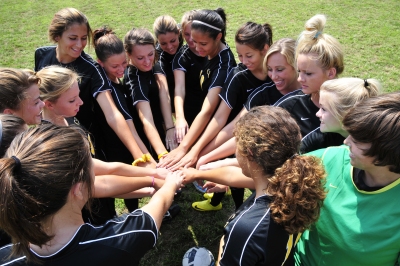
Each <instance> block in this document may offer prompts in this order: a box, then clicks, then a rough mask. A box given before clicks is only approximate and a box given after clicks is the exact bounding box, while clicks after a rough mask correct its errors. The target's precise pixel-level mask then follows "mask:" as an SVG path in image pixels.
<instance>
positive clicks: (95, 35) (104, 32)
mask: <svg viewBox="0 0 400 266" xmlns="http://www.w3.org/2000/svg"><path fill="white" fill-rule="evenodd" d="M107 34H114V32H113V30H112V29H111V28H110V27H108V26H103V27H101V28H98V29H96V30H95V31H94V32H93V44H94V46H96V44H97V41H98V40H99V39H100V38H101V37H103V36H104V35H107Z"/></svg>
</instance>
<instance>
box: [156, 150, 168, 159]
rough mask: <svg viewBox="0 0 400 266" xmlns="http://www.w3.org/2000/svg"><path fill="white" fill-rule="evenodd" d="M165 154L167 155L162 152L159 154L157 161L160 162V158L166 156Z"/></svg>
mask: <svg viewBox="0 0 400 266" xmlns="http://www.w3.org/2000/svg"><path fill="white" fill-rule="evenodd" d="M167 154H168V151H164V152H162V153H160V154H159V155H158V160H160V159H161V158H162V157H164V156H165V155H167Z"/></svg>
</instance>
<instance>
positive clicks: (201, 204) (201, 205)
mask: <svg viewBox="0 0 400 266" xmlns="http://www.w3.org/2000/svg"><path fill="white" fill-rule="evenodd" d="M210 202H211V200H209V199H208V200H203V201H197V202H193V203H192V207H193V209H195V210H196V211H201V212H206V211H219V210H220V209H222V203H219V204H218V205H217V206H213V205H211V203H210Z"/></svg>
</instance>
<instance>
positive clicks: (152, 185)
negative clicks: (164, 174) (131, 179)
mask: <svg viewBox="0 0 400 266" xmlns="http://www.w3.org/2000/svg"><path fill="white" fill-rule="evenodd" d="M152 178H153V182H152V183H151V187H154V176H152Z"/></svg>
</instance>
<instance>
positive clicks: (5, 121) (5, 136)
mask: <svg viewBox="0 0 400 266" xmlns="http://www.w3.org/2000/svg"><path fill="white" fill-rule="evenodd" d="M0 123H1V127H0V128H1V132H0V136H1V137H0V158H1V157H3V156H4V153H5V152H6V150H7V149H8V147H9V146H10V144H11V142H12V141H13V139H14V138H15V136H16V135H18V134H19V133H21V132H23V131H25V130H26V129H28V125H27V124H26V123H25V121H24V120H23V119H22V118H19V117H17V116H14V115H8V114H0Z"/></svg>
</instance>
